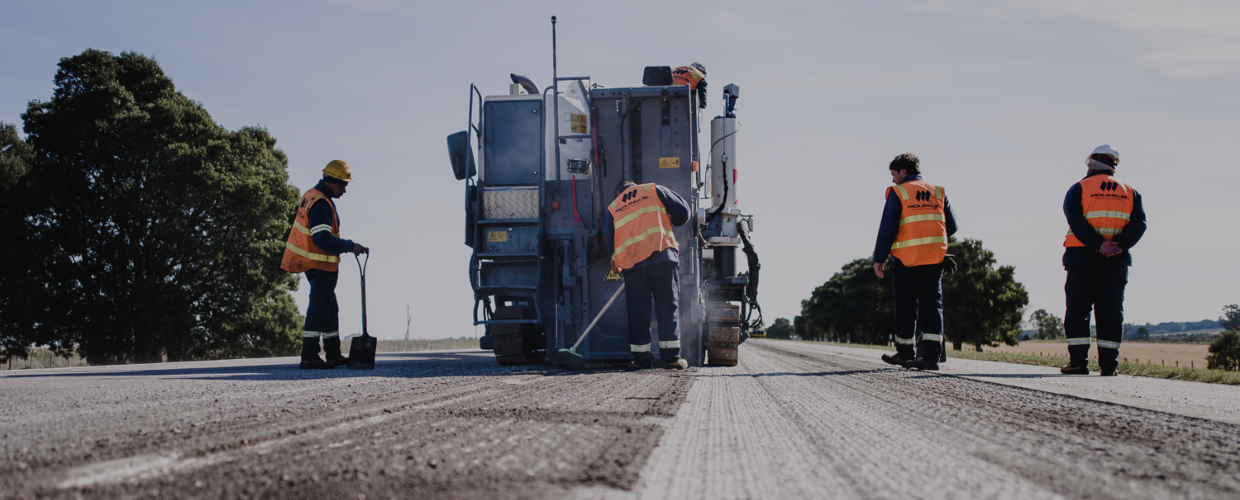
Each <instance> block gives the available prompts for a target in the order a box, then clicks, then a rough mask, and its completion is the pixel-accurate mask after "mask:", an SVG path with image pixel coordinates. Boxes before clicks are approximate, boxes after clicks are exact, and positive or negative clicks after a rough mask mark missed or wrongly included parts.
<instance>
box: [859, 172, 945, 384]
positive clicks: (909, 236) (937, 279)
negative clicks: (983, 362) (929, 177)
mask: <svg viewBox="0 0 1240 500" xmlns="http://www.w3.org/2000/svg"><path fill="white" fill-rule="evenodd" d="M889 169H890V170H891V182H893V183H895V186H891V187H888V188H887V195H886V196H887V205H886V207H885V208H884V209H883V221H882V225H881V226H879V229H878V242H877V243H876V244H875V245H874V274H875V275H877V276H878V277H879V278H882V277H883V264H884V263H885V262H886V261H887V255H888V254H890V255H891V257H892V259H891V274H892V276H891V286H892V291H893V292H894V295H895V302H896V303H895V310H896V311H895V313H896V338H895V343H896V354H895V355H894V356H891V355H887V354H884V355H883V356H882V358H883V361H885V362H887V363H889V364H893V365H899V366H903V367H905V368H917V369H919V370H938V369H939V357H940V356H941V355H942V354H943V270H944V264H948V266H951V265H952V264H951V263H952V261H951V260H950V259H948V258H947V237H948V236H951V235H953V234H955V233H956V216H955V214H953V213H952V208H951V204H950V203H948V201H947V194H946V193H945V192H944V190H943V187H942V186H936V185H934V184H931V183H929V182H926V181H923V180H922V179H921V160H919V159H918V158H917V156H916V155H914V154H912V153H904V154H902V155H900V156H897V157H896V158H895V159H894V160H892V161H891V164H890V166H889ZM917 326H921V332H922V334H921V345H920V346H919V347H920V349H918V352H917V353H916V357H914V350H913V336H914V333H915V332H916V331H917Z"/></svg>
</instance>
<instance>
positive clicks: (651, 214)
mask: <svg viewBox="0 0 1240 500" xmlns="http://www.w3.org/2000/svg"><path fill="white" fill-rule="evenodd" d="M607 211H609V212H611V218H612V220H614V221H615V228H616V236H615V250H614V252H613V253H612V254H611V267H612V269H618V270H620V271H623V270H625V269H632V268H633V266H635V265H637V263H639V262H641V261H643V260H646V259H647V258H648V257H650V255H651V254H653V253H655V252H662V251H664V250H667V249H668V248H675V249H676V250H680V246H678V245H677V244H676V235H675V234H674V233H672V220H671V219H670V218H668V216H667V207H665V206H664V205H663V201H662V200H660V199H659V190H658V189H656V188H655V185H654V184H641V185H638V186H632V187H630V188H628V189H626V190H624V192H623V193H620V195H619V196H616V199H615V200H614V201H612V202H611V205H608V206H607Z"/></svg>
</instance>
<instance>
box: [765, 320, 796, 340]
mask: <svg viewBox="0 0 1240 500" xmlns="http://www.w3.org/2000/svg"><path fill="white" fill-rule="evenodd" d="M792 335H793V330H792V322H791V321H788V318H775V322H774V323H771V326H770V327H768V328H767V329H766V336H767V337H769V338H773V339H790V338H792Z"/></svg>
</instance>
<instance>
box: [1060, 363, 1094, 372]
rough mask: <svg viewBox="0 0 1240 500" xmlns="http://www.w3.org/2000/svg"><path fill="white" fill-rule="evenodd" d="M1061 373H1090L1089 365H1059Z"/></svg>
mask: <svg viewBox="0 0 1240 500" xmlns="http://www.w3.org/2000/svg"><path fill="white" fill-rule="evenodd" d="M1059 373H1062V374H1064V375H1089V366H1086V365H1074V364H1072V363H1068V364H1066V365H1063V366H1061V367H1059Z"/></svg>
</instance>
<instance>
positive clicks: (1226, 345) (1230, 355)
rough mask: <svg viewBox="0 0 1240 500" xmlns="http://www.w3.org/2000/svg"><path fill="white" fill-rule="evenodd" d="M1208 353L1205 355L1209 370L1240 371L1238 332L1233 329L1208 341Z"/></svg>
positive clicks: (1239, 335)
mask: <svg viewBox="0 0 1240 500" xmlns="http://www.w3.org/2000/svg"><path fill="white" fill-rule="evenodd" d="M1209 351H1210V355H1209V356H1206V368H1209V369H1211V370H1228V371H1240V334H1237V333H1236V330H1235V329H1232V330H1228V331H1226V332H1224V333H1223V336H1221V337H1219V338H1217V339H1215V340H1214V342H1211V343H1210V348H1209Z"/></svg>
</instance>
